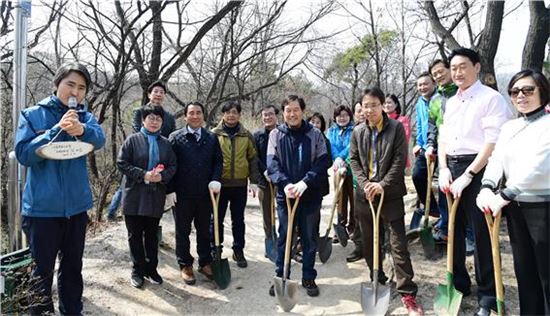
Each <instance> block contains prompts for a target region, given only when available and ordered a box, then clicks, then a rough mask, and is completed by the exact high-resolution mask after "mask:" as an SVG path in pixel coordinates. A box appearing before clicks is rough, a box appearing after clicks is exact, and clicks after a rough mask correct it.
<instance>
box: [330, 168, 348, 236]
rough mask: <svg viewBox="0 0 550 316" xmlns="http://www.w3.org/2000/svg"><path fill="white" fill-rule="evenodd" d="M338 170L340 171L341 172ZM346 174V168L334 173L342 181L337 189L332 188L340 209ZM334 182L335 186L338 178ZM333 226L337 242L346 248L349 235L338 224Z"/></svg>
mask: <svg viewBox="0 0 550 316" xmlns="http://www.w3.org/2000/svg"><path fill="white" fill-rule="evenodd" d="M342 169H343V170H342ZM340 170H342V172H341V171H340ZM346 172H347V169H346V168H341V169H338V171H337V172H336V173H337V175H339V176H340V177H341V178H342V181H341V182H340V184H339V185H338V187H337V188H334V191H336V192H335V194H336V198H337V199H338V205H340V207H342V185H343V184H344V181H345V180H346ZM334 180H335V182H334V185H335V186H336V184H337V183H338V177H335V178H334ZM333 226H334V231H335V232H336V236H338V242H339V243H340V245H342V247H346V246H347V245H348V239H349V235H348V232H347V230H346V228H345V227H344V226H343V225H342V224H341V223H340V222H338V223H336V224H333Z"/></svg>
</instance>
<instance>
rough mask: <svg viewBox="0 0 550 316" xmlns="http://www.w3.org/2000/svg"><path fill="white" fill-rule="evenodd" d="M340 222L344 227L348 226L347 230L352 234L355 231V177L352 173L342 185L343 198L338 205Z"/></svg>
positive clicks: (347, 175)
mask: <svg viewBox="0 0 550 316" xmlns="http://www.w3.org/2000/svg"><path fill="white" fill-rule="evenodd" d="M335 198H337V197H335ZM348 202H349V215H348ZM338 223H339V224H341V225H342V226H344V227H347V230H348V232H349V233H350V234H352V233H353V232H354V231H355V226H356V223H355V212H354V198H353V177H352V176H351V174H346V177H345V179H344V183H343V185H342V199H341V200H340V201H339V207H338Z"/></svg>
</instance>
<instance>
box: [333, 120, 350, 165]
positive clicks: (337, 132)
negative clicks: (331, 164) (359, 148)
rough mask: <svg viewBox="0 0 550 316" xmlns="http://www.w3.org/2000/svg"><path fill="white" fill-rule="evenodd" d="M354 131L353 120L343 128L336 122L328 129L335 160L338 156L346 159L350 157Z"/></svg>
mask: <svg viewBox="0 0 550 316" xmlns="http://www.w3.org/2000/svg"><path fill="white" fill-rule="evenodd" d="M352 131H353V124H352V123H351V122H350V123H349V124H348V125H347V126H345V127H344V128H343V129H342V128H341V127H340V126H338V124H334V125H332V126H331V127H330V128H329V129H328V132H327V138H328V140H329V141H330V149H331V154H332V160H333V161H334V160H335V159H336V158H338V157H340V158H342V160H344V161H346V159H348V155H349V144H350V140H351V132H352Z"/></svg>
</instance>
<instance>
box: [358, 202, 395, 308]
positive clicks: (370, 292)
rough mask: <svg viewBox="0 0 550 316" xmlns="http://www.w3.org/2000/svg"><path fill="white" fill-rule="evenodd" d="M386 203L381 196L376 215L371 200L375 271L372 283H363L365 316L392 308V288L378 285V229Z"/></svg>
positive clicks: (362, 298) (362, 300) (373, 271)
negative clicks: (383, 205)
mask: <svg viewBox="0 0 550 316" xmlns="http://www.w3.org/2000/svg"><path fill="white" fill-rule="evenodd" d="M383 202H384V193H382V194H381V195H380V202H379V203H378V209H377V211H376V214H375V213H374V206H373V205H372V201H371V200H369V204H370V210H371V213H372V221H373V224H372V225H373V234H374V235H373V243H374V247H373V270H372V282H371V284H367V283H366V282H362V283H361V306H362V307H363V313H364V314H365V315H385V314H386V312H387V311H388V308H389V307H390V287H389V286H386V285H382V284H378V267H379V264H380V260H379V247H380V245H379V236H378V228H379V225H380V213H381V211H382V203H383Z"/></svg>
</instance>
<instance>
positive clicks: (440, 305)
mask: <svg viewBox="0 0 550 316" xmlns="http://www.w3.org/2000/svg"><path fill="white" fill-rule="evenodd" d="M461 302H462V293H460V292H459V291H458V290H457V289H455V287H454V286H453V285H452V284H449V285H445V284H439V285H438V286H437V294H436V296H435V300H434V312H435V314H436V315H449V316H456V315H458V311H459V310H460V303H461Z"/></svg>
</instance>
